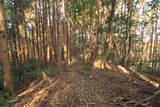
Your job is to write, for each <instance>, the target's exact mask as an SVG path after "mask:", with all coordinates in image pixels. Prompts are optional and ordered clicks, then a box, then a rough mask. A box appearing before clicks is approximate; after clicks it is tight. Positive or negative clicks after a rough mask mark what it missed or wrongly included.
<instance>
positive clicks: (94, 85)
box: [15, 62, 160, 107]
mask: <svg viewBox="0 0 160 107" xmlns="http://www.w3.org/2000/svg"><path fill="white" fill-rule="evenodd" d="M157 90H158V89H156V88H154V87H152V86H150V85H149V84H148V83H147V82H145V81H143V80H140V79H137V78H134V79H133V80H130V76H127V75H125V74H123V73H120V72H119V71H117V70H100V69H95V68H93V67H91V66H90V65H85V64H83V63H80V62H76V63H74V64H72V65H71V67H70V68H69V72H63V73H61V76H60V77H59V78H58V79H57V80H54V79H52V77H51V78H49V77H48V78H46V79H45V80H42V81H41V82H40V83H38V85H37V84H36V85H34V86H32V87H30V88H29V89H28V90H26V91H24V92H22V93H20V94H19V95H18V96H19V98H18V99H17V101H16V102H15V107H123V106H126V107H132V106H133V105H134V104H135V103H137V102H138V101H140V100H142V99H145V98H147V97H149V96H152V95H153V94H154V92H156V91H157ZM143 106H144V107H145V106H148V107H160V95H157V96H155V97H154V98H152V99H151V100H148V101H147V102H146V104H145V103H142V104H139V105H138V104H137V107H143Z"/></svg>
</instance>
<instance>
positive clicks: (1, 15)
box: [0, 0, 13, 92]
mask: <svg viewBox="0 0 160 107" xmlns="http://www.w3.org/2000/svg"><path fill="white" fill-rule="evenodd" d="M0 53H1V57H2V58H1V59H2V68H3V88H4V89H5V90H6V91H8V92H13V84H12V73H11V68H10V56H9V50H8V36H7V30H6V20H5V12H4V1H3V0H0Z"/></svg>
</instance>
